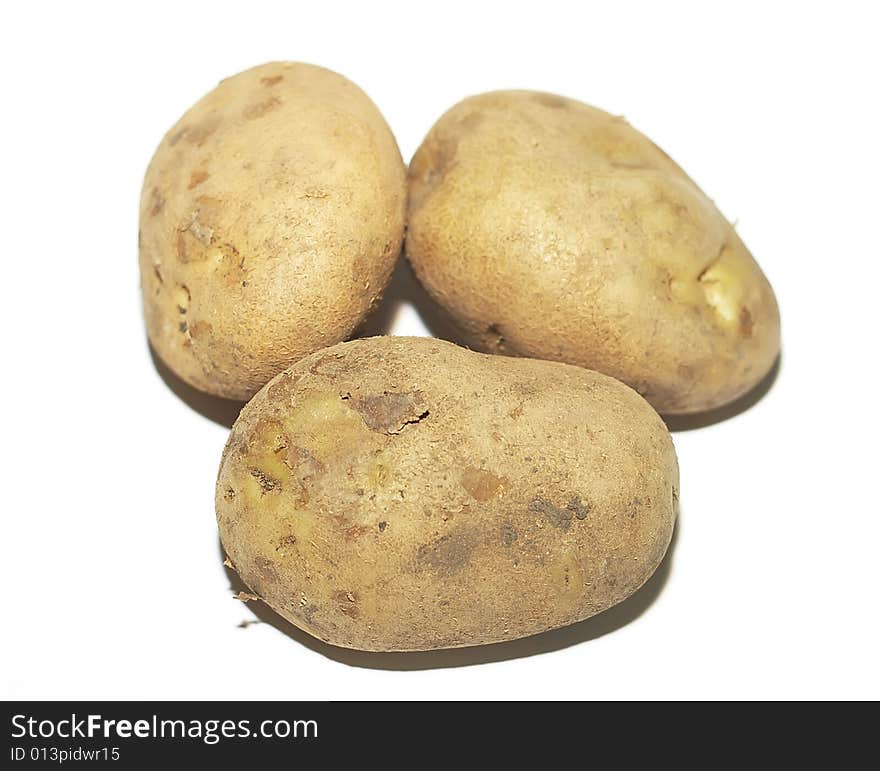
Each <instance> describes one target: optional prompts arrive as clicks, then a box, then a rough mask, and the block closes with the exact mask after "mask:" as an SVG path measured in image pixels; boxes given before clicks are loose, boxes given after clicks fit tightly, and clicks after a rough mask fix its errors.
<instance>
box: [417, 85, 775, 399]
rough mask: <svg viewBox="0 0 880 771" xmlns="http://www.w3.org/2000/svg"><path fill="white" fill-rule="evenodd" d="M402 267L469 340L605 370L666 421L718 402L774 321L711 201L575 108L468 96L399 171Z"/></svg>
mask: <svg viewBox="0 0 880 771" xmlns="http://www.w3.org/2000/svg"><path fill="white" fill-rule="evenodd" d="M409 180H410V212H409V225H408V232H407V239H406V244H407V245H406V249H407V254H408V257H409V259H410V261H411V263H412V265H413V268H414V269H415V272H416V274H417V276H418V277H419V279H420V280H421V282H422V283H423V284H424V286H425V288H426V289H427V290H428V292H429V293H430V294H431V295H432V296H433V297H434V299H435V300H437V301H438V302H439V303H440V304H441V305H442V306H443V307H445V308H446V309H447V310H448V311H449V312H450V314H451V315H452V317H453V319H454V320H455V321H456V323H457V325H458V326H459V327H460V329H461V331H462V334H463V337H464V339H465V340H466V341H467V342H468V344H469V345H472V346H473V347H475V348H478V349H479V350H482V351H487V352H489V353H502V354H508V355H518V356H534V357H537V358H543V359H552V360H556V361H564V362H568V363H570V364H578V365H580V366H583V367H589V368H591V369H595V370H599V371H601V372H605V373H607V374H609V375H612V376H614V377H616V378H619V379H620V380H623V381H624V382H626V383H628V384H629V385H631V386H632V387H633V388H635V389H636V390H637V391H639V393H641V394H642V395H643V396H644V397H645V398H646V399H647V400H648V401H649V402H651V404H652V405H653V406H654V407H655V408H656V409H657V410H659V411H660V412H662V413H667V414H676V413H692V412H700V411H704V410H709V409H712V408H716V407H719V406H721V405H723V404H726V403H728V402H730V401H732V400H734V399H736V398H737V397H738V396H740V395H742V394H744V393H745V392H746V391H748V390H749V389H751V388H752V387H753V386H755V385H756V384H757V383H758V382H759V381H760V380H761V378H762V377H763V376H764V375H765V374H767V372H768V371H769V370H770V368H771V367H772V365H773V363H774V361H775V360H776V358H777V355H778V353H779V312H778V308H777V305H776V299H775V297H774V295H773V290H772V289H771V287H770V284H769V283H768V282H767V280H766V278H765V277H764V275H763V273H762V272H761V270H760V268H759V267H758V265H757V263H756V262H755V261H754V259H753V258H752V256H751V254H750V253H749V251H748V250H747V249H746V247H745V246H744V245H743V243H742V241H741V240H740V238H739V237H738V235H737V234H736V232H735V231H734V229H733V227H732V226H731V225H730V224H729V223H728V222H727V221H726V220H725V219H724V217H723V216H722V215H721V214H720V212H719V211H718V209H716V207H715V206H714V205H713V203H712V202H711V201H710V200H709V199H708V198H707V197H706V196H705V195H704V194H703V193H702V192H701V191H700V190H699V188H698V187H697V186H696V185H695V184H694V183H693V182H692V181H691V180H690V179H689V178H688V176H687V175H686V174H685V173H684V172H683V171H682V170H681V169H680V168H679V167H678V166H677V165H676V164H675V163H674V162H673V161H672V160H671V159H670V158H669V157H668V156H667V155H666V154H665V153H664V152H663V151H662V150H660V149H659V148H658V147H657V146H656V145H654V144H653V143H652V142H651V141H650V140H649V139H647V138H646V137H645V136H643V135H642V134H640V133H639V132H638V131H636V130H635V129H633V128H632V127H631V126H630V125H629V124H627V123H626V121H625V120H623V119H622V118H619V117H615V116H612V115H608V114H607V113H605V112H602V111H601V110H597V109H595V108H593V107H589V106H587V105H585V104H581V103H580V102H576V101H573V100H571V99H565V98H562V97H559V96H555V95H552V94H545V93H536V92H528V91H504V92H496V93H489V94H483V95H481V96H475V97H471V98H470V99H465V100H464V101H463V102H461V103H459V104H458V105H456V106H455V107H453V108H452V109H451V110H449V111H448V112H447V113H446V114H445V115H443V117H441V118H440V120H439V121H437V123H436V124H435V125H434V127H433V128H432V129H431V131H430V132H429V134H428V136H427V137H426V139H425V140H424V142H423V143H422V145H421V147H420V148H419V149H418V151H417V152H416V154H415V157H414V158H413V160H412V164H411V166H410V173H409Z"/></svg>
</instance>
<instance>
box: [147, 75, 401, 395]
mask: <svg viewBox="0 0 880 771" xmlns="http://www.w3.org/2000/svg"><path fill="white" fill-rule="evenodd" d="M405 206H406V172H405V168H404V165H403V162H402V160H401V157H400V153H399V151H398V149H397V144H396V142H395V140H394V137H393V136H392V134H391V131H390V130H389V128H388V126H387V124H386V123H385V121H384V119H383V118H382V116H381V114H380V113H379V111H378V110H377V109H376V107H375V105H374V104H373V103H372V102H371V101H370V100H369V99H368V98H367V96H366V95H365V94H364V93H363V92H362V91H361V90H360V89H359V88H358V87H357V86H355V85H354V84H353V83H351V82H350V81H348V80H346V79H345V78H344V77H342V76H341V75H338V74H336V73H334V72H330V71H329V70H325V69H322V68H320V67H314V66H311V65H307V64H295V63H285V62H279V63H272V64H265V65H262V66H260V67H255V68H254V69H251V70H247V71H246V72H242V73H240V74H238V75H235V76H234V77H231V78H228V79H226V80H224V81H223V82H221V83H220V85H219V86H217V88H216V89H214V91H212V92H211V93H209V94H208V95H207V96H205V97H204V98H203V99H201V100H200V101H199V102H198V103H197V104H196V105H195V106H193V107H192V108H191V109H190V110H189V111H188V112H187V113H186V114H185V115H184V116H183V117H182V118H181V119H180V121H179V122H178V123H177V124H176V125H175V126H174V127H173V128H172V129H171V130H170V131H169V132H168V134H167V135H166V136H165V138H164V139H163V140H162V143H161V144H160V146H159V149H158V150H157V151H156V154H155V156H154V157H153V159H152V161H151V163H150V166H149V169H148V170H147V174H146V178H145V180H144V187H143V194H142V197H141V207H140V222H141V228H140V237H139V251H140V268H141V286H142V291H143V301H144V313H145V317H146V326H147V331H148V334H149V338H150V341H151V342H152V344H153V346H154V348H155V350H156V351H157V353H158V354H159V356H160V357H161V358H162V359H163V360H164V361H165V363H166V364H167V365H168V366H169V367H170V368H171V369H172V370H173V371H174V372H175V373H176V374H177V375H178V376H180V377H181V378H182V379H184V380H185V381H187V382H188V383H190V384H191V385H193V386H195V387H196V388H199V389H201V390H203V391H207V392H210V393H213V394H216V395H219V396H225V397H229V398H235V399H246V398H249V397H250V396H252V395H253V394H254V393H255V392H256V391H257V390H258V389H259V388H260V387H261V386H262V385H264V384H265V383H266V382H267V381H268V380H269V379H270V378H271V377H273V376H274V375H276V374H277V373H278V372H279V371H281V370H282V369H283V368H284V367H286V366H287V365H289V364H290V363H292V362H293V361H296V360H297V359H298V358H300V357H302V356H304V355H306V354H308V353H311V352H312V351H315V350H317V349H319V348H323V347H325V346H327V345H331V344H333V343H336V342H339V341H340V340H343V339H345V338H346V337H348V336H349V335H350V333H351V332H352V330H353V329H354V328H355V327H356V326H357V325H358V324H359V323H360V321H361V320H362V319H363V318H364V317H365V316H366V314H367V312H368V311H369V309H370V307H371V305H372V304H374V303H375V302H376V301H377V300H378V298H379V297H380V295H381V293H382V291H383V290H384V288H385V285H386V284H387V282H388V279H389V277H390V274H391V271H392V269H393V267H394V263H395V262H396V260H397V257H398V255H399V253H400V248H401V243H402V240H403V228H404V217H405Z"/></svg>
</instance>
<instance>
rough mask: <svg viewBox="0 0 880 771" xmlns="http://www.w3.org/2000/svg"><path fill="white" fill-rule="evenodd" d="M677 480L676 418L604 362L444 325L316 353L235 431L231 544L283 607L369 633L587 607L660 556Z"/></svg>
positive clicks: (528, 625)
mask: <svg viewBox="0 0 880 771" xmlns="http://www.w3.org/2000/svg"><path fill="white" fill-rule="evenodd" d="M677 497H678V465H677V461H676V457H675V451H674V449H673V446H672V440H671V438H670V436H669V433H668V431H667V430H666V427H665V425H664V424H663V421H662V420H661V419H660V417H659V416H658V415H657V414H656V413H655V412H654V410H653V409H651V407H650V406H649V405H648V403H647V402H645V401H644V400H643V399H642V398H641V397H640V396H639V395H638V394H637V393H636V392H635V391H633V390H631V389H630V388H628V387H627V386H625V385H623V384H622V383H619V382H618V381H616V380H613V379H612V378H610V377H607V376H605V375H600V374H598V373H595V372H590V371H588V370H585V369H581V368H579V367H573V366H568V365H565V364H559V363H554V362H546V361H538V360H534V359H516V358H509V357H500V356H486V355H483V354H479V353H474V352H472V351H468V350H466V349H464V348H459V347H457V346H454V345H452V344H451V343H447V342H444V341H440V340H435V339H431V338H401V337H377V338H371V339H366V340H355V341H352V342H349V343H342V344H340V345H337V346H334V347H332V348H329V349H327V350H323V351H319V352H318V353H315V354H313V355H311V356H309V357H307V358H305V359H303V360H301V361H300V362H298V363H297V364H295V365H294V366H293V367H291V368H289V369H288V370H286V371H285V372H283V373H281V374H280V375H278V376H277V377H276V378H274V379H273V380H272V381H271V382H270V383H269V384H268V385H267V386H266V387H265V388H264V389H263V390H262V391H260V392H259V393H258V394H257V395H256V396H255V397H254V398H253V400H252V401H251V402H250V403H249V404H248V405H247V406H246V407H245V408H244V410H243V411H242V413H241V416H240V417H239V419H238V420H237V421H236V423H235V426H234V427H233V429H232V433H231V435H230V438H229V441H228V443H227V445H226V449H225V451H224V453H223V460H222V464H221V466H220V473H219V476H218V480H217V495H216V506H217V521H218V524H219V527H220V535H221V539H222V542H223V546H224V548H225V550H226V552H227V554H228V555H229V559H230V561H231V563H232V565H233V566H234V567H235V569H236V570H237V571H238V573H239V575H240V576H241V578H242V579H243V580H244V582H245V583H246V584H247V585H248V586H249V587H250V589H251V590H253V592H254V593H255V594H256V595H257V596H258V597H260V598H262V599H263V600H264V601H265V602H266V603H267V604H268V605H269V606H270V607H272V608H273V609H274V610H276V611H277V612H278V613H280V614H281V615H282V616H284V617H285V618H286V619H288V620H289V621H291V622H292V623H294V624H296V626H298V627H300V628H301V629H304V630H305V631H307V632H309V633H310V634H312V635H314V636H315V637H318V638H320V639H322V640H325V641H327V642H329V643H332V644H334V645H339V646H344V647H349V648H359V649H363V650H372V651H405V650H424V649H432V648H450V647H458V646H466V645H477V644H481V643H491V642H498V641H502V640H511V639H514V638H517V637H523V636H525V635H531V634H535V633H537V632H542V631H544V630H547V629H553V628H555V627H560V626H563V625H566V624H571V623H574V622H576V621H580V620H582V619H585V618H587V617H589V616H592V615H594V614H596V613H599V612H601V611H603V610H605V609H606V608H609V607H611V606H612V605H614V604H615V603H618V602H620V601H621V600H623V599H625V598H626V597H628V596H629V595H631V594H632V593H633V592H635V591H636V590H637V589H638V588H639V587H640V586H641V585H642V584H643V583H644V582H645V581H646V580H647V579H648V577H649V576H650V575H651V574H652V573H653V572H654V570H655V568H656V567H657V566H658V565H659V564H660V561H661V560H662V559H663V555H664V553H665V551H666V548H667V545H668V544H669V541H670V538H671V535H672V530H673V526H674V521H675V511H676V500H677Z"/></svg>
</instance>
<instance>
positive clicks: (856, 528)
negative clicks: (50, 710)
mask: <svg viewBox="0 0 880 771" xmlns="http://www.w3.org/2000/svg"><path fill="white" fill-rule="evenodd" d="M871 7H872V6H871V4H869V3H862V4H856V3H845V2H836V3H829V4H827V6H826V8H825V9H824V10H822V9H820V8H819V7H818V6H816V5H814V4H810V3H791V4H784V3H767V2H761V3H757V4H749V3H744V2H736V3H731V4H730V5H729V6H727V7H724V6H721V5H717V4H710V3H693V4H687V5H683V4H680V3H639V4H636V3H625V2H613V3H611V2H604V3H601V4H596V5H594V6H593V7H589V6H588V5H587V4H584V3H564V4H563V3H554V2H549V1H548V0H542V1H541V2H535V3H530V4H528V5H522V6H520V5H517V4H514V3H503V4H497V5H495V4H488V3H477V2H466V3H456V2H449V0H438V2H436V3H431V4H428V3H425V4H417V3H412V2H410V3H400V4H399V5H389V4H385V5H383V4H381V3H374V2H369V3H367V2H362V3H356V4H355V3H352V4H350V5H342V4H336V3H332V2H324V3H321V2H309V3H295V2H279V3H264V2H255V1H254V0H247V1H246V2H245V1H244V0H243V1H242V2H240V3H236V4H226V3H221V2H216V0H215V1H214V2H210V3H183V2H173V3H161V2H150V3H140V4H136V5H135V4H127V3H113V4H110V3H108V4H106V5H96V4H93V3H86V2H84V3H64V4H62V3H58V4H57V5H47V4H40V3H27V4H25V3H20V4H14V5H13V4H8V5H4V6H3V11H2V20H0V59H2V67H0V79H2V84H0V85H2V91H0V94H2V119H0V138H2V142H0V148H2V168H0V178H2V185H0V197H2V200H0V211H2V240H0V254H2V257H3V260H2V265H3V274H2V301H0V312H2V315H3V317H2V326H0V330H2V332H0V334H2V336H3V354H4V356H3V360H4V366H3V373H4V374H3V377H2V387H3V397H4V398H3V406H4V410H3V415H2V434H0V436H2V456H3V475H2V479H3V485H2V491H0V501H2V503H0V505H2V540H0V548H2V559H0V570H2V590H3V597H2V600H0V603H2V608H3V611H2V624H3V633H2V636H0V653H2V655H0V696H2V697H4V698H11V697H25V698H98V697H101V698H125V699H129V698H130V699H136V698H279V699H340V698H354V699H359V698H380V699H385V698H426V699H433V698H439V699H445V698H464V699H468V698H503V699H526V698H588V699H589V698H691V697H707V698H768V697H778V698H800V697H815V698H829V697H873V698H877V697H880V676H878V656H877V651H878V648H880V635H878V599H877V589H878V564H877V559H876V555H877V553H878V544H880V526H878V522H880V516H878V515H880V504H878V500H880V494H878V487H877V480H878V471H877V463H878V428H880V426H878V395H877V386H878V377H877V375H878V367H877V332H878V325H877V317H876V315H875V314H876V312H877V305H878V299H877V291H878V286H880V270H878V262H880V246H878V245H880V236H878V223H880V193H878V179H880V163H878V136H880V120H878V83H877V81H878V75H880V58H878V54H877V50H878V47H877V40H876V31H877V28H878V24H877V19H876V18H871V12H870V8H871ZM10 8H15V10H10ZM273 59H295V60H302V61H309V62H314V63H317V64H322V65H324V66H327V67H330V68H332V69H335V70H338V71H339V72H342V73H343V74H345V75H347V76H348V77H350V78H351V79H353V80H354V81H355V82H357V83H358V84H359V85H360V86H362V87H363V88H364V89H365V90H366V91H367V92H368V93H369V94H370V96H371V97H372V98H373V99H374V100H375V102H376V103H377V104H378V105H379V106H380V108H381V109H382V111H383V112H384V114H385V117H386V118H387V120H388V122H389V123H390V125H391V126H392V128H393V130H394V131H395V133H396V135H397V138H398V141H399V143H400V146H401V150H402V153H403V155H404V157H405V158H406V159H409V158H410V157H411V155H412V153H413V151H414V150H415V149H416V147H417V146H418V143H419V142H420V141H421V139H422V137H423V136H424V134H425V133H426V132H427V130H428V128H429V127H430V126H431V124H432V123H433V121H434V120H435V119H436V118H437V117H438V116H439V115H440V114H441V112H443V111H444V110H445V109H446V108H448V107H450V106H451V105H452V104H453V103H455V102H456V101H458V100H459V99H461V98H462V97H464V96H466V95H468V94H472V93H478V92H481V91H486V90H491V89H498V88H535V89H542V90H547V91H554V92H558V93H562V94H565V95H568V96H572V97H575V98H578V99H581V100H583V101H586V102H589V103H592V104H595V105H597V106H600V107H603V108H604V109H606V110H608V111H611V112H614V113H619V114H623V115H625V116H626V117H627V118H628V119H629V120H630V122H632V123H633V124H634V125H635V126H637V127H638V128H640V129H642V130H643V131H644V132H646V133H647V134H648V135H649V136H650V137H652V138H653V139H654V140H655V141H656V142H657V143H659V144H660V145H661V146H662V147H663V148H664V149H666V150H667V151H668V152H669V153H670V154H671V155H672V156H673V157H674V158H676V159H677V160H678V161H679V162H680V163H681V164H682V165H683V166H684V167H685V168H686V169H687V170H688V172H689V173H690V174H691V175H692V176H693V177H694V178H695V179H696V180H697V182H698V183H699V184H700V186H701V187H702V188H703V189H704V190H706V191H707V192H708V193H709V194H710V195H711V196H712V197H713V198H714V199H715V201H716V202H717V204H718V205H719V206H720V208H721V209H722V211H723V212H724V213H725V214H726V215H727V216H728V217H729V218H730V219H732V220H736V221H738V229H739V232H740V233H741V235H742V236H743V237H744V239H745V241H746V242H747V244H748V245H749V246H750V248H751V250H752V251H753V253H754V254H755V255H756V257H757V258H758V260H759V261H760V263H761V265H762V266H763V268H764V270H765V272H766V273H767V275H768V276H769V278H770V280H771V281H772V283H773V285H774V287H775V289H776V292H777V295H778V297H779V301H780V305H781V310H782V320H783V348H784V354H783V359H782V365H781V368H780V371H779V373H778V377H777V378H776V380H775V382H773V383H772V384H770V386H769V388H765V391H766V393H764V394H763V398H760V399H758V400H753V401H755V403H754V404H753V405H752V406H751V407H750V408H749V409H746V410H744V411H741V412H739V413H738V414H735V415H732V416H730V417H729V418H728V419H727V420H723V421H720V422H716V423H714V424H710V425H705V426H702V427H691V428H690V430H679V431H676V432H675V434H674V438H675V443H676V446H677V449H678V453H679V459H680V463H681V469H682V479H681V489H682V497H681V502H682V504H681V505H682V508H681V518H680V521H679V526H678V533H677V537H676V540H675V542H674V545H673V548H672V550H671V551H670V554H669V556H668V557H667V559H666V562H665V563H664V565H663V567H662V568H661V569H660V571H659V573H658V574H657V576H656V577H655V578H654V579H652V581H651V582H650V584H649V585H648V586H647V587H646V588H644V589H643V590H642V591H641V592H640V593H638V594H637V595H636V596H635V597H634V598H633V599H631V600H630V601H628V602H626V603H624V604H623V605H622V606H619V607H618V608H616V609H614V610H611V611H609V612H607V613H605V614H603V615H601V616H599V617H597V618H595V619H593V620H590V621H587V622H585V623H583V624H580V625H578V626H576V627H574V628H572V629H568V630H563V631H561V632H555V633H551V634H549V635H547V636H543V637H539V638H534V639H531V640H526V641H523V642H519V643H510V644H505V645H501V646H495V647H487V648H478V649H473V650H466V651H459V652H452V653H434V654H415V655H408V656H406V655H404V656H401V655H396V656H394V655H391V656H375V655H373V656H371V655H366V654H357V653H352V652H346V651H340V650H334V649H330V648H327V647H326V646H322V645H320V644H319V643H316V642H313V641H312V642H310V641H309V640H307V639H306V637H305V636H304V635H302V634H299V633H290V630H289V629H288V628H284V627H281V628H279V625H276V624H273V623H268V622H266V621H264V622H263V623H258V624H251V625H246V626H245V627H244V628H242V627H241V626H240V624H241V622H243V621H250V620H256V618H257V617H255V615H254V608H253V607H252V604H251V605H248V606H245V605H244V604H242V603H240V602H238V601H236V600H233V599H232V589H231V588H230V579H229V576H228V575H227V573H226V571H225V570H224V568H223V567H222V564H221V562H222V557H221V554H220V550H219V547H218V540H217V533H216V526H215V522H214V512H213V500H212V499H213V486H214V477H215V473H216V469H217V465H218V461H219V458H220V452H221V449H222V447H223V443H224V441H225V439H226V435H227V432H228V428H227V426H226V425H223V422H224V421H225V420H228V418H229V415H228V410H226V411H224V410H223V409H222V407H220V406H218V405H216V404H214V403H213V402H211V401H210V400H198V399H195V398H194V397H192V395H191V394H185V393H184V394H181V395H182V396H185V397H186V399H182V398H180V396H179V395H178V394H176V393H175V392H174V391H173V390H172V389H171V388H169V385H167V384H166V382H165V381H164V380H163V378H162V377H161V376H160V374H159V373H158V372H157V369H156V366H155V365H154V363H153V362H152V361H151V358H150V355H149V352H148V348H147V344H146V340H145V334H144V328H143V323H142V319H141V310H140V299H139V289H138V272H137V259H136V258H137V255H136V243H137V228H138V222H137V212H138V197H139V188H140V184H141V179H142V175H143V172H144V170H145V168H146V165H147V162H148V161H149V159H150V156H151V155H152V153H153V150H154V149H155V147H156V145H157V143H158V142H159V140H160V138H161V137H162V135H163V133H164V132H165V131H166V130H167V129H168V128H169V127H170V126H171V125H172V124H173V123H174V122H175V121H176V120H177V118H178V117H179V115H180V114H181V113H182V112H183V111H184V110H185V109H186V108H187V107H188V106H189V105H190V104H191V103H192V102H194V101H195V100H196V99H197V98H199V97H200V96H201V95H202V94H203V93H205V92H206V91H208V90H210V89H211V88H212V87H213V86H214V85H215V84H216V82H217V81H218V80H219V79H220V78H221V77H224V76H227V75H230V74H232V73H235V72H237V71H239V70H242V69H244V68H247V67H249V66H252V65H255V64H257V63H260V62H263V61H267V60H273ZM410 298H414V299H410ZM413 302H414V303H415V305H413ZM423 304H424V300H423V298H422V297H421V295H419V293H418V292H417V291H416V290H415V289H414V287H413V286H412V284H411V282H410V281H409V280H408V278H407V275H406V273H400V274H399V275H398V276H397V277H396V279H395V283H394V285H393V287H392V290H391V293H390V295H389V298H388V303H387V305H386V306H385V308H384V309H383V316H381V317H380V319H379V321H380V322H381V321H383V320H385V321H388V322H389V323H390V324H391V331H392V332H394V333H402V332H405V333H415V334H423V333H425V332H426V327H425V326H424V323H423V321H422V320H421V319H422V317H421V316H420V314H419V312H418V310H419V307H422V306H423ZM380 326H381V324H380ZM194 407H197V408H198V409H194ZM205 413H207V414H205ZM212 416H213V418H216V419H213V418H212ZM218 421H219V422H218ZM263 617H264V618H269V617H268V616H266V614H265V613H263Z"/></svg>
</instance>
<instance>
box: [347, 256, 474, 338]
mask: <svg viewBox="0 0 880 771" xmlns="http://www.w3.org/2000/svg"><path fill="white" fill-rule="evenodd" d="M407 303H409V304H410V305H412V306H413V308H415V309H416V312H417V313H418V314H419V317H420V318H421V320H422V323H423V324H424V325H425V328H426V329H427V330H428V332H429V333H430V334H431V336H432V337H437V338H439V339H441V340H448V341H449V342H451V343H455V344H456V345H461V346H463V347H465V348H466V347H468V346H467V345H465V343H464V341H463V340H462V338H461V336H460V333H459V332H458V330H457V329H456V327H455V325H454V324H453V322H452V319H451V318H450V317H449V316H448V314H447V313H446V311H444V310H443V308H441V307H440V306H439V305H438V304H437V303H436V302H434V300H433V299H432V298H431V297H430V295H429V294H428V293H427V292H426V291H425V289H424V287H423V286H422V285H421V284H420V283H419V280H418V279H417V278H416V276H415V273H414V272H413V269H412V266H411V265H410V264H409V260H407V259H406V257H405V256H401V257H400V259H399V260H398V261H397V265H396V266H395V268H394V273H392V274H391V280H390V281H389V282H388V286H387V287H386V288H385V293H384V294H383V296H382V300H381V302H380V303H379V304H378V305H377V306H376V308H375V310H374V311H373V312H372V313H371V314H370V315H369V316H368V317H367V318H366V319H365V320H364V321H363V323H362V324H361V325H360V326H359V327H358V328H357V329H356V330H355V331H354V333H353V334H352V336H351V337H352V339H354V338H358V337H377V336H379V335H388V334H390V333H391V330H392V329H393V328H394V324H395V322H396V321H397V316H398V314H399V313H400V310H401V308H402V307H403V306H404V305H406V304H407Z"/></svg>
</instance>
